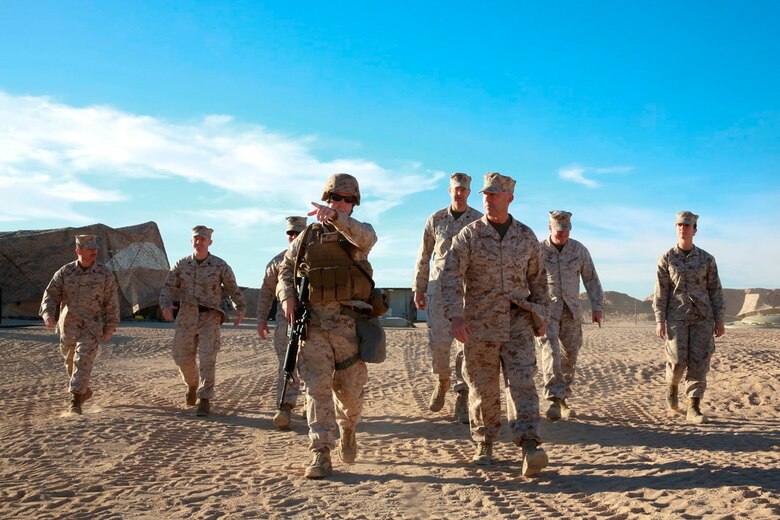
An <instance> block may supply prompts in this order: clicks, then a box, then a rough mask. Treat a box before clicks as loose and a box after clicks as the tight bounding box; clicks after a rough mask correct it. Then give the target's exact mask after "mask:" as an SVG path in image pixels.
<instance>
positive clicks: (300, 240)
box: [277, 173, 377, 479]
mask: <svg viewBox="0 0 780 520" xmlns="http://www.w3.org/2000/svg"><path fill="white" fill-rule="evenodd" d="M322 201H324V202H325V204H319V203H316V202H312V203H311V204H312V206H314V209H313V210H312V211H311V212H310V213H309V214H308V215H309V216H313V217H314V218H315V219H316V220H317V222H316V223H314V224H311V225H310V226H308V227H307V228H306V230H305V231H304V232H303V233H301V234H300V235H299V236H298V237H297V238H296V239H295V240H294V241H293V242H292V243H291V244H290V247H289V249H288V250H287V252H286V253H285V255H284V260H283V261H282V264H281V266H280V268H279V285H278V289H277V298H278V299H279V301H281V302H282V307H283V309H284V313H285V316H286V318H287V320H289V322H290V323H294V320H295V308H296V306H297V304H298V297H297V294H298V291H297V285H298V278H299V277H306V278H307V279H308V281H309V291H308V301H307V303H306V305H307V306H308V308H309V311H310V315H311V317H310V321H309V324H308V327H307V331H306V337H305V338H304V340H303V342H302V344H301V346H300V351H299V353H298V373H299V375H300V377H301V380H302V381H303V383H304V385H305V393H306V415H307V417H308V421H309V449H310V450H311V452H312V455H313V458H312V462H311V464H310V465H309V466H308V467H307V468H306V471H305V476H306V478H312V479H317V478H323V477H327V476H329V475H331V474H332V473H333V466H332V461H331V454H330V452H331V450H333V449H334V448H336V447H337V446H336V427H337V426H338V429H339V430H340V440H339V443H338V455H339V458H340V459H341V460H342V461H343V462H346V463H352V462H354V461H355V457H356V456H357V442H356V438H355V428H356V427H357V425H358V423H359V422H360V417H361V414H362V411H363V389H364V387H365V385H366V383H367V382H368V369H367V368H366V364H365V362H364V361H363V360H361V359H360V356H359V353H358V338H357V334H356V330H355V328H356V323H355V312H354V311H355V310H362V309H366V308H370V307H371V306H370V304H368V303H367V300H368V298H369V296H370V294H371V289H372V286H373V281H372V280H371V276H372V270H371V265H370V264H369V262H368V254H369V252H370V251H371V248H372V247H373V246H374V244H375V243H376V241H377V236H376V232H375V231H374V228H373V227H372V226H371V224H368V223H365V222H360V221H359V220H357V219H355V218H354V217H353V216H352V212H353V210H354V208H355V206H358V205H360V187H359V185H358V181H357V179H356V178H355V177H353V176H352V175H349V174H346V173H336V174H333V175H331V176H330V178H328V180H327V182H326V183H325V187H324V188H323V191H322Z"/></svg>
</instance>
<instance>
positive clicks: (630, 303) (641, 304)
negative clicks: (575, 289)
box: [580, 291, 655, 321]
mask: <svg viewBox="0 0 780 520" xmlns="http://www.w3.org/2000/svg"><path fill="white" fill-rule="evenodd" d="M580 304H581V305H582V311H583V315H586V317H585V319H586V321H590V316H589V315H590V309H591V307H590V300H589V299H588V293H584V292H583V293H580ZM604 314H605V315H606V316H607V318H608V319H609V318H611V319H620V320H624V319H631V320H633V319H634V318H635V317H636V319H637V321H654V320H655V316H654V315H653V306H652V302H650V301H642V300H637V299H636V298H634V297H633V296H629V295H627V294H624V293H620V292H615V291H605V292H604Z"/></svg>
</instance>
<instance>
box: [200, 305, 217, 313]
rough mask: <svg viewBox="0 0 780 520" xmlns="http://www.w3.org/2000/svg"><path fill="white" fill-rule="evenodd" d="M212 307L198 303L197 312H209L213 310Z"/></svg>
mask: <svg viewBox="0 0 780 520" xmlns="http://www.w3.org/2000/svg"><path fill="white" fill-rule="evenodd" d="M213 310H214V309H212V308H210V307H206V306H205V305H198V312H209V311H213Z"/></svg>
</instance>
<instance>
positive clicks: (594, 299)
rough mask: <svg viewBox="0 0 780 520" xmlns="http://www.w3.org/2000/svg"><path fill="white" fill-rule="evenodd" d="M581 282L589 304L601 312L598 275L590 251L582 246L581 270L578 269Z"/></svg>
mask: <svg viewBox="0 0 780 520" xmlns="http://www.w3.org/2000/svg"><path fill="white" fill-rule="evenodd" d="M580 276H581V277H582V283H583V284H584V285H585V291H586V292H587V293H588V298H589V299H590V306H591V309H592V310H593V311H596V312H602V311H603V310H604V291H603V289H602V288H601V281H600V280H599V275H598V274H597V273H596V266H594V265H593V259H592V258H591V256H590V252H589V251H588V250H587V249H586V248H585V247H583V248H582V270H581V271H580Z"/></svg>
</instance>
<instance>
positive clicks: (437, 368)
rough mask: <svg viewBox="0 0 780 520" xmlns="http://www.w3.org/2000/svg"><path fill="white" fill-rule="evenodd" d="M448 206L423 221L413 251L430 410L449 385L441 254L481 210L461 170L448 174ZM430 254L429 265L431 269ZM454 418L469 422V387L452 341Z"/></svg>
mask: <svg viewBox="0 0 780 520" xmlns="http://www.w3.org/2000/svg"><path fill="white" fill-rule="evenodd" d="M449 194H450V200H451V202H450V205H449V206H447V207H446V208H443V209H440V210H438V211H436V212H435V213H433V214H432V215H431V216H429V217H428V219H427V220H426V221H425V227H424V228H423V236H422V242H421V244H420V249H419V251H418V253H417V262H416V263H415V267H414V280H413V281H412V291H413V292H414V304H415V306H416V307H417V308H418V309H420V310H424V311H426V313H427V314H426V318H427V319H426V321H427V322H428V348H429V349H430V351H431V372H432V373H433V374H434V376H435V378H436V382H435V386H434V389H433V392H432V394H431V398H430V401H429V403H428V406H429V408H430V409H431V411H433V412H438V411H439V410H441V409H442V407H443V406H444V400H445V397H446V395H447V390H448V389H449V388H450V385H451V378H452V369H451V368H450V349H451V347H452V341H453V337H452V330H451V324H450V322H449V320H447V319H446V318H445V317H444V307H443V306H442V300H441V285H440V278H441V276H442V273H443V271H444V257H445V256H446V255H447V251H449V249H450V244H451V243H452V237H454V236H455V235H457V234H458V233H459V232H460V230H461V229H463V228H464V227H466V226H467V225H468V224H471V223H472V222H474V221H475V220H477V219H479V218H480V217H482V213H480V212H479V211H477V210H476V209H474V208H472V207H470V206H469V205H468V204H467V201H468V198H469V195H470V194H471V177H470V176H469V175H467V174H465V173H453V174H452V175H451V176H450V187H449ZM431 257H433V267H432V268H431ZM452 389H453V391H455V392H457V394H458V398H457V399H456V401H455V420H457V421H460V422H462V423H464V424H468V422H469V410H468V392H469V387H468V385H467V384H466V382H465V381H464V380H463V345H462V344H461V343H460V342H459V341H456V353H455V384H454V385H452Z"/></svg>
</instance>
